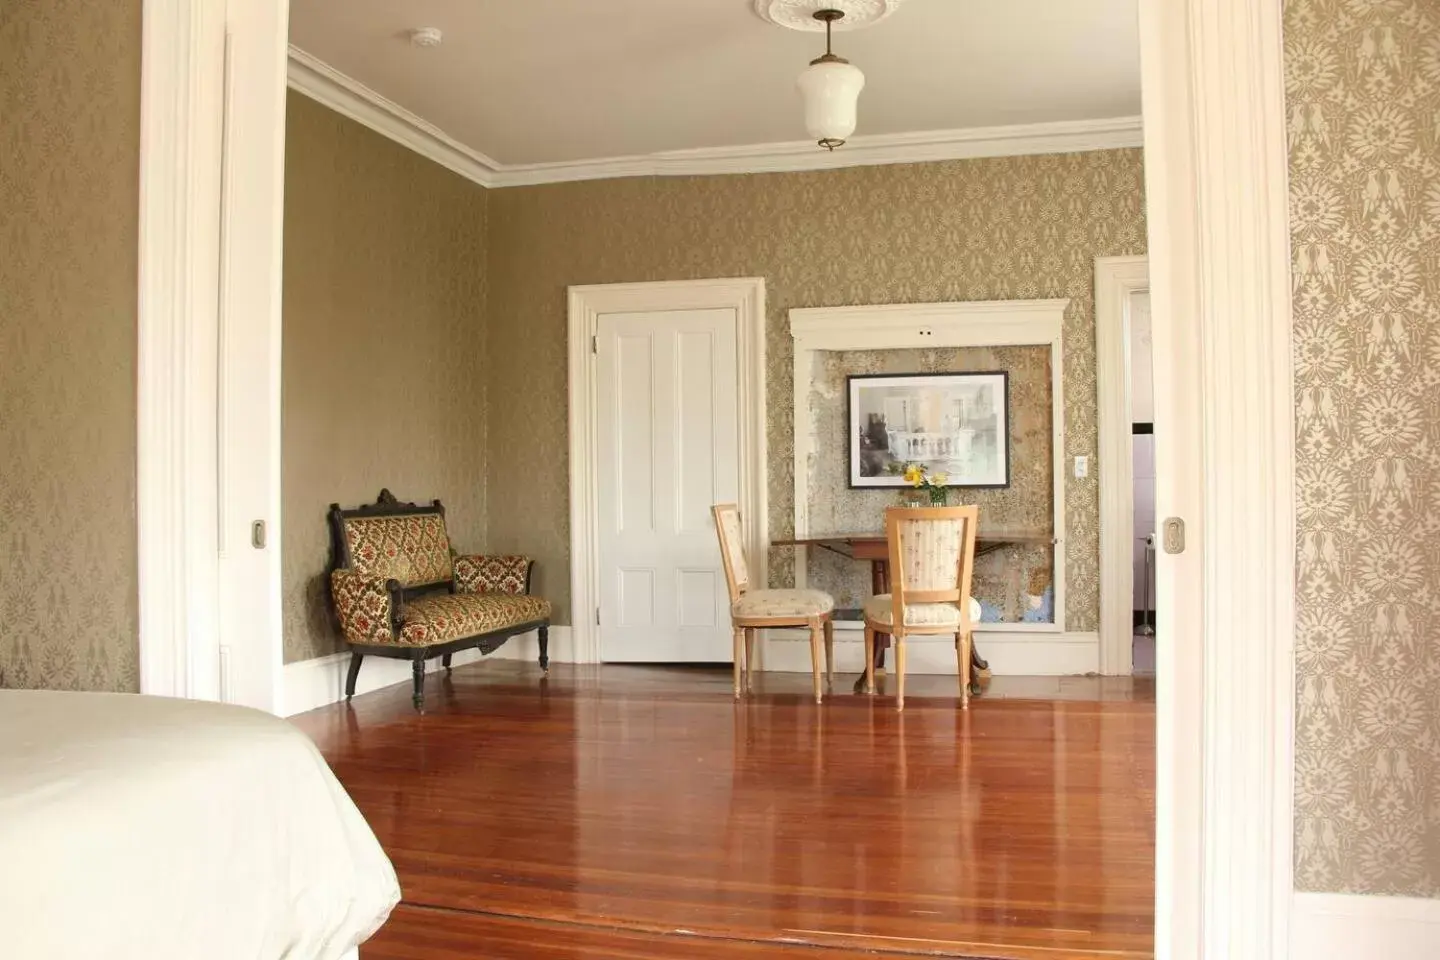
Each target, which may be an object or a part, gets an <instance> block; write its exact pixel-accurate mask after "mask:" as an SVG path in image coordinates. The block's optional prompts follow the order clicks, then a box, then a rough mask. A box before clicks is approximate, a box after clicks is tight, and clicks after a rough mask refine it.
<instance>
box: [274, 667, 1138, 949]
mask: <svg viewBox="0 0 1440 960" xmlns="http://www.w3.org/2000/svg"><path fill="white" fill-rule="evenodd" d="M848 679H850V678H843V677H840V676H837V677H836V680H835V684H834V690H835V691H836V692H835V694H834V695H833V696H831V697H828V698H827V699H826V702H825V704H824V705H823V706H820V707H817V706H816V705H815V704H814V703H813V702H812V701H811V700H810V699H809V695H808V687H809V683H810V678H809V677H808V676H802V675H799V674H795V675H789V674H767V675H763V676H761V677H760V678H758V684H757V690H756V692H755V694H754V695H753V696H752V697H750V698H749V699H747V700H744V701H742V702H740V703H736V702H735V701H734V700H733V699H732V697H731V691H730V676H729V672H728V670H707V669H683V668H647V667H615V666H607V667H604V668H597V667H568V666H565V665H557V666H556V667H555V668H554V669H553V670H552V675H551V677H550V678H549V679H548V680H544V681H542V680H541V679H540V677H539V674H538V670H537V669H536V668H534V667H533V666H531V665H528V664H519V663H515V662H507V661H498V662H489V663H481V664H476V665H473V666H468V667H464V668H461V669H458V670H456V671H455V673H454V675H453V677H451V678H449V679H447V680H445V681H443V682H441V681H437V682H434V683H433V688H432V691H431V693H430V696H429V697H428V698H427V708H428V712H427V713H426V714H425V715H423V716H421V715H417V714H415V713H414V711H413V710H412V709H411V707H410V700H409V694H408V690H407V689H406V688H405V687H404V686H403V685H402V686H400V687H395V688H390V689H388V690H383V691H379V692H377V693H374V694H370V695H368V696H365V697H360V698H357V699H356V700H355V702H354V703H353V704H352V705H349V706H346V705H344V704H337V705H335V706H332V707H326V708H323V709H321V710H317V711H314V712H312V713H309V714H306V715H304V716H302V717H298V718H296V723H297V724H299V725H300V727H301V728H302V729H304V730H306V731H307V732H309V733H310V734H311V735H312V736H313V737H314V738H315V740H316V742H317V743H318V744H319V745H320V748H321V750H322V752H323V753H324V754H325V756H326V757H327V758H328V759H329V760H330V762H331V764H332V765H333V766H334V768H335V771H336V773H337V775H338V776H339V777H340V780H341V782H342V783H344V784H345V786H346V788H347V789H348V790H349V791H350V793H351V795H352V796H353V797H354V798H355V801H356V803H357V804H358V805H359V806H360V809H361V810H362V811H363V812H364V813H365V815H366V817H367V818H368V819H369V821H370V823H371V825H372V826H373V827H374V829H375V831H376V833H377V835H378V836H379V838H380V841H381V843H382V844H383V845H384V847H385V849H386V850H387V851H388V853H389V854H390V857H391V859H392V860H393V861H394V863H395V866H396V869H397V871H398V872H399V875H400V883H401V888H402V890H403V895H404V902H403V904H402V906H401V907H400V908H398V909H397V910H396V912H395V914H394V916H393V917H392V918H391V920H390V922H389V923H388V924H387V925H386V927H385V928H384V929H383V930H381V932H380V933H379V934H377V935H376V937H375V938H374V939H373V940H372V941H371V942H370V943H369V944H367V945H366V946H365V947H363V948H362V951H361V955H362V957H363V958H365V960H401V958H404V960H421V958H427V960H429V958H433V960H444V958H460V957H477V958H486V960H530V958H541V957H544V958H574V960H590V958H595V960H599V958H637V960H641V958H645V960H648V958H659V957H694V958H706V960H708V958H717V960H719V958H750V957H762V956H763V957H776V956H778V957H792V956H793V957H794V958H795V960H803V958H805V957H811V958H813V960H858V958H859V957H861V956H869V957H873V956H874V955H875V954H876V953H882V954H883V953H889V954H906V953H909V954H926V955H932V956H936V955H938V956H949V957H979V958H1014V960H1032V958H1046V960H1050V958H1059V957H1077V958H1079V957H1148V956H1150V955H1151V952H1152V946H1151V945H1152V928H1153V924H1154V909H1153V876H1154V782H1155V765H1154V743H1155V735H1154V722H1155V709H1154V699H1153V686H1151V685H1150V684H1149V683H1148V682H1146V681H1139V680H1137V681H1131V680H1128V679H1127V680H1101V679H1098V678H1065V679H1054V678H1050V679H1046V678H1034V679H1025V678H997V679H996V680H995V681H994V682H993V684H992V685H991V688H990V689H989V690H988V691H987V692H986V694H985V695H984V696H982V697H980V698H977V699H976V700H974V701H973V702H972V706H971V709H970V710H969V711H961V710H959V709H958V702H957V698H956V696H955V691H954V679H953V678H949V679H947V678H942V677H923V676H921V677H913V678H907V685H906V686H907V689H906V709H905V711H904V712H903V713H898V714H897V713H896V712H895V711H894V709H893V701H891V700H890V699H888V698H887V697H885V696H883V688H882V695H881V696H877V697H875V698H870V697H865V696H856V695H853V694H851V693H849V689H850V685H849V683H848Z"/></svg>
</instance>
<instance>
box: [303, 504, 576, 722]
mask: <svg viewBox="0 0 1440 960" xmlns="http://www.w3.org/2000/svg"><path fill="white" fill-rule="evenodd" d="M330 537H331V548H332V551H333V555H334V558H333V562H332V569H331V572H330V596H331V600H332V603H333V606H334V610H335V617H336V619H337V620H339V622H340V630H341V632H342V634H343V635H344V637H345V641H346V643H348V644H349V645H350V650H351V657H350V670H349V673H348V674H347V675H346V677H345V698H346V699H347V700H348V699H349V698H350V697H353V696H354V695H355V680H356V678H357V677H359V675H360V664H361V662H362V661H363V660H364V658H365V657H366V656H381V657H392V658H397V659H402V660H409V661H410V663H411V672H412V676H413V683H414V699H415V707H416V709H421V708H422V707H423V706H424V703H425V661H427V660H430V659H433V658H435V657H441V658H443V663H444V665H445V667H446V668H447V669H448V668H449V666H450V658H451V656H452V655H453V654H455V653H456V652H458V651H460V650H468V649H471V648H479V649H480V651H481V652H482V653H491V652H493V651H494V650H496V649H497V648H498V647H499V646H500V645H501V644H503V643H504V642H505V641H506V640H508V639H510V638H511V637H513V636H516V635H518V634H522V633H529V632H531V631H536V632H537V633H538V635H539V640H540V667H541V669H542V670H546V671H548V670H549V667H550V657H549V628H550V602H549V601H548V600H545V599H544V598H542V597H536V596H532V595H531V594H530V571H531V567H532V566H533V564H532V562H531V560H530V559H529V558H528V557H515V556H503V557H502V556H457V555H456V554H455V553H454V551H453V550H452V549H451V546H450V536H449V534H448V533H447V532H446V529H445V508H444V506H442V505H441V503H440V501H439V500H435V501H432V502H431V503H430V504H428V505H426V506H416V505H415V504H413V503H401V502H400V501H398V500H396V499H395V497H394V495H393V494H391V493H390V491H389V490H381V491H380V497H379V499H378V500H377V501H376V502H375V503H374V504H370V505H367V506H363V507H358V508H356V509H354V510H342V509H340V505H339V504H337V503H332V504H331V505H330Z"/></svg>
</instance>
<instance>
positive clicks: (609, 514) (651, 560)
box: [569, 277, 768, 663]
mask: <svg viewBox="0 0 1440 960" xmlns="http://www.w3.org/2000/svg"><path fill="white" fill-rule="evenodd" d="M569 354H570V387H569V392H570V536H571V569H570V590H571V597H572V622H573V627H572V629H573V631H574V642H575V659H576V661H577V662H580V663H598V662H600V661H602V660H612V661H629V662H645V661H649V662H676V663H696V662H701V663H703V662H729V660H730V657H731V650H730V615H729V601H728V599H727V598H728V594H727V593H726V587H725V578H724V575H723V573H722V571H721V566H720V552H719V544H718V542H717V540H716V538H715V530H714V526H713V523H712V521H711V519H710V506H711V504H713V503H717V502H725V501H727V500H728V501H733V502H735V503H738V504H739V505H740V515H741V521H742V526H743V531H744V535H745V545H746V551H747V553H748V555H749V556H750V559H751V563H752V565H754V566H755V567H756V577H757V580H758V581H759V582H762V583H763V582H765V579H766V576H767V573H766V562H765V561H766V550H765V548H764V531H765V530H766V529H767V525H768V518H767V497H766V491H765V475H766V474H765V470H766V459H765V281H764V280H763V279H760V278H754V277H751V278H738V279H720V280H682V281H666V282H659V283H625V284H598V285H592V286H576V287H571V288H570V306H569ZM657 557H663V558H664V563H663V564H661V563H657V562H656V560H655V558H657ZM677 637H679V638H681V639H679V640H677Z"/></svg>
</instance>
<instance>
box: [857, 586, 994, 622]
mask: <svg viewBox="0 0 1440 960" xmlns="http://www.w3.org/2000/svg"><path fill="white" fill-rule="evenodd" d="M969 607H970V622H971V623H979V622H980V612H981V611H980V601H979V600H976V599H975V598H974V597H971V598H970V603H969ZM865 618H866V619H867V620H873V621H875V622H876V623H883V624H884V625H885V626H887V627H889V626H894V624H895V600H894V598H893V597H891V596H890V594H888V593H882V594H879V595H878V596H874V597H871V598H870V599H869V600H866V601H865ZM960 622H961V617H960V605H959V604H958V603H910V604H906V606H905V625H906V626H907V627H919V626H926V627H938V626H947V627H948V626H959V625H960Z"/></svg>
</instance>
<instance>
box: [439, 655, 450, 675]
mask: <svg viewBox="0 0 1440 960" xmlns="http://www.w3.org/2000/svg"><path fill="white" fill-rule="evenodd" d="M440 666H442V667H444V668H445V672H446V673H449V672H450V654H448V653H446V654H442V655H441V657H440Z"/></svg>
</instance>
